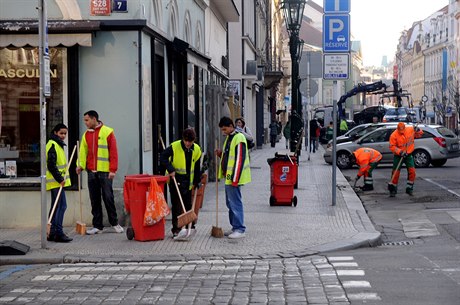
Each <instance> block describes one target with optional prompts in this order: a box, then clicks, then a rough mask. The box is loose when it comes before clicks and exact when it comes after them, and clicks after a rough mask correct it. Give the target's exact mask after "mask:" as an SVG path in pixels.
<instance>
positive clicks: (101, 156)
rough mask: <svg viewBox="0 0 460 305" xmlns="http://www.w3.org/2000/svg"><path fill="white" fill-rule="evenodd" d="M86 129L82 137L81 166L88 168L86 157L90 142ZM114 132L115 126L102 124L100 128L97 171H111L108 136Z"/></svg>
mask: <svg viewBox="0 0 460 305" xmlns="http://www.w3.org/2000/svg"><path fill="white" fill-rule="evenodd" d="M87 132H88V131H85V133H84V134H83V137H82V139H81V147H80V166H81V168H82V169H86V157H87V156H88V143H87V142H86V133H87ZM112 132H113V128H110V127H107V126H105V125H102V127H101V130H99V139H98V141H97V165H96V171H98V172H106V173H108V172H110V162H109V145H108V142H107V138H108V137H109V135H110V134H111V133H112Z"/></svg>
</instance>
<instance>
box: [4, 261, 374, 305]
mask: <svg viewBox="0 0 460 305" xmlns="http://www.w3.org/2000/svg"><path fill="white" fill-rule="evenodd" d="M7 271H9V272H10V274H9V275H8V276H7V277H6V278H3V279H2V278H1V277H0V280H1V281H2V285H1V286H0V304H3V303H8V304H53V303H54V304H235V305H236V304H238V305H241V304H342V305H344V304H354V303H355V302H366V303H367V304H374V303H372V302H378V304H382V303H381V302H380V300H381V298H380V296H379V295H378V294H377V293H376V292H375V290H374V289H372V288H371V286H370V283H369V282H368V281H366V280H364V275H365V273H364V270H363V269H362V268H360V267H359V266H358V264H357V263H356V262H355V261H354V259H353V257H351V256H347V255H345V256H334V255H328V256H311V257H304V258H289V259H257V260H254V259H245V260H240V259H238V260H196V261H190V262H166V263H165V262H145V263H118V264H117V263H104V264H101V263H98V264H61V265H55V266H48V265H33V266H16V267H13V266H9V269H8V270H7ZM7 271H4V272H2V273H0V276H1V274H5V273H6V272H7ZM6 279H7V281H6ZM369 302H371V303H369Z"/></svg>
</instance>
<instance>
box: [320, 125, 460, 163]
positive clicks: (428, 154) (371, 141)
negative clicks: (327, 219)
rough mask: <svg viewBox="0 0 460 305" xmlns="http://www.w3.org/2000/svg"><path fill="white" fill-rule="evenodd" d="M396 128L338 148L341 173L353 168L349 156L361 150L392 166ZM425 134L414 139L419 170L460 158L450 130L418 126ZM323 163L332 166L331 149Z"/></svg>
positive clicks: (455, 137) (346, 143)
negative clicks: (375, 152) (392, 137)
mask: <svg viewBox="0 0 460 305" xmlns="http://www.w3.org/2000/svg"><path fill="white" fill-rule="evenodd" d="M396 127H397V125H396V124H395V125H388V126H384V127H380V128H378V129H376V130H374V131H372V132H371V133H368V134H366V135H364V136H362V137H361V138H359V139H358V140H356V141H348V142H344V143H340V144H337V166H338V167H339V168H340V169H345V168H350V167H352V165H353V164H351V162H350V155H351V154H352V153H353V152H354V151H355V150H356V149H358V148H360V147H370V148H373V149H375V150H378V151H379V152H380V153H381V154H382V161H381V163H392V162H393V153H392V152H391V150H390V143H389V140H390V135H391V134H392V133H393V131H395V130H396ZM418 127H420V128H421V129H422V130H423V135H422V137H421V138H418V139H415V149H414V152H413V154H412V155H413V156H414V162H415V166H416V167H428V166H429V165H430V164H431V165H433V166H435V167H439V166H443V165H444V164H445V163H446V162H447V159H451V158H458V157H460V149H459V146H460V140H459V139H458V138H457V136H456V135H455V134H454V133H453V132H452V131H451V130H450V129H447V128H445V127H444V126H440V125H424V124H419V125H418ZM324 161H326V163H329V164H331V163H332V146H331V147H328V148H326V152H325V153H324Z"/></svg>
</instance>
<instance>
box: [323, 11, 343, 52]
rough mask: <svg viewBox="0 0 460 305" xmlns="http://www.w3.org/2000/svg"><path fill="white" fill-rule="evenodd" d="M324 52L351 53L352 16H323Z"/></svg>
mask: <svg viewBox="0 0 460 305" xmlns="http://www.w3.org/2000/svg"><path fill="white" fill-rule="evenodd" d="M323 27H324V31H323V51H324V52H349V51H350V15H348V14H333V15H326V14H325V15H323Z"/></svg>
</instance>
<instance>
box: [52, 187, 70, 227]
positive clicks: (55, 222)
mask: <svg viewBox="0 0 460 305" xmlns="http://www.w3.org/2000/svg"><path fill="white" fill-rule="evenodd" d="M58 193H59V188H55V189H51V207H50V212H49V213H48V217H49V215H51V211H52V210H53V206H54V205H53V204H54V202H55V201H56V197H57V194H58ZM56 204H57V207H56V210H55V211H54V215H53V218H52V219H51V228H50V236H62V235H64V231H63V229H62V223H63V222H64V213H65V210H66V209H67V200H66V198H65V192H64V190H62V192H61V196H60V197H59V200H58V202H56Z"/></svg>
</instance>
